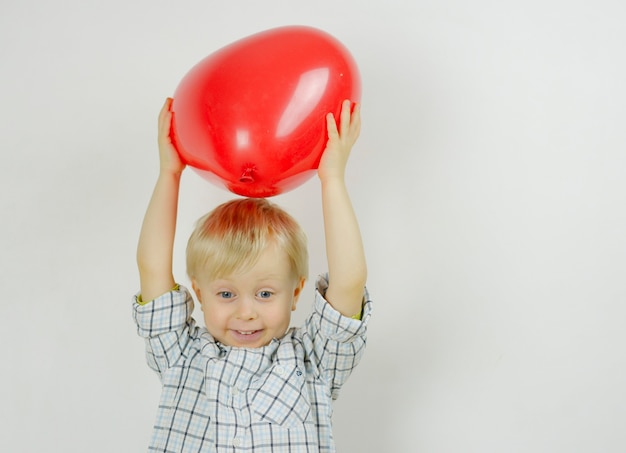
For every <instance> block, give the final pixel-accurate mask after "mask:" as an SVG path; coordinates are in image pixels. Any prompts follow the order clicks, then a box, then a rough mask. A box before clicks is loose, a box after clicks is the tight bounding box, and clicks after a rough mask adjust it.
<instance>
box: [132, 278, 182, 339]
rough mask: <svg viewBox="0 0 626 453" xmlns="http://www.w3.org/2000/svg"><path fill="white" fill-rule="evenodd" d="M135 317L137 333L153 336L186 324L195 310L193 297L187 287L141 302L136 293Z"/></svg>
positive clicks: (143, 335)
mask: <svg viewBox="0 0 626 453" xmlns="http://www.w3.org/2000/svg"><path fill="white" fill-rule="evenodd" d="M133 299H134V303H133V319H134V320H135V323H136V324H137V333H138V334H139V335H140V336H142V337H153V336H156V335H160V334H162V333H165V332H170V331H173V330H178V329H180V328H182V327H183V326H185V324H186V323H187V320H188V319H189V318H190V317H191V313H192V312H193V298H192V297H191V294H190V293H189V291H188V290H187V288H185V287H183V286H180V287H177V288H174V289H173V290H172V291H170V292H167V293H165V294H163V295H161V296H159V297H157V298H156V299H154V300H152V301H150V302H149V303H141V302H140V299H139V295H138V294H137V295H135V297H134V298H133Z"/></svg>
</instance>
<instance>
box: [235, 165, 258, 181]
mask: <svg viewBox="0 0 626 453" xmlns="http://www.w3.org/2000/svg"><path fill="white" fill-rule="evenodd" d="M255 170H256V168H255V167H254V165H248V166H246V167H245V168H244V169H243V173H242V174H241V176H240V177H239V182H241V183H244V184H249V183H252V182H254V175H253V173H254V171H255Z"/></svg>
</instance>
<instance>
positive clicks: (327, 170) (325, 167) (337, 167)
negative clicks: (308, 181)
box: [317, 100, 361, 181]
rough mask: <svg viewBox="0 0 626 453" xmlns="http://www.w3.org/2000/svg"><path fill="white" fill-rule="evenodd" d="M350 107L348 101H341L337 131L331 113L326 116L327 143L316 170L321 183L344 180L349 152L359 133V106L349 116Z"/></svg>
mask: <svg viewBox="0 0 626 453" xmlns="http://www.w3.org/2000/svg"><path fill="white" fill-rule="evenodd" d="M351 105H352V103H351V102H350V101H349V100H345V101H343V104H342V105H341V116H340V118H339V130H337V123H336V122H335V117H334V115H333V114H332V113H329V114H328V115H326V125H327V128H328V142H326V149H325V150H324V154H322V159H321V160H320V164H319V167H318V170H317V174H318V176H319V178H320V180H322V181H327V180H329V179H333V178H338V179H340V180H343V178H344V174H345V169H346V164H347V162H348V157H349V156H350V151H351V150H352V146H353V145H354V143H355V142H356V140H357V138H358V137H359V133H360V131H361V106H360V105H359V104H356V105H355V106H354V111H353V112H352V114H350V107H351Z"/></svg>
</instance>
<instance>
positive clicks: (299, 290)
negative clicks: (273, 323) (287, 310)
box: [291, 277, 306, 311]
mask: <svg viewBox="0 0 626 453" xmlns="http://www.w3.org/2000/svg"><path fill="white" fill-rule="evenodd" d="M305 283H306V278H304V277H300V280H299V281H298V284H297V285H296V287H295V289H294V290H293V299H292V303H291V311H295V309H296V305H297V304H298V299H299V298H300V294H301V293H302V289H303V288H304V284H305Z"/></svg>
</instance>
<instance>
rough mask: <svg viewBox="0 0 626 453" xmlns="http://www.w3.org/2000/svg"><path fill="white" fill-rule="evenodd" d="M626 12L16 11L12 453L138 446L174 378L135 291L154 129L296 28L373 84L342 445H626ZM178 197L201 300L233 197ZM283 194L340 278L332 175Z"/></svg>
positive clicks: (613, 4)
mask: <svg viewBox="0 0 626 453" xmlns="http://www.w3.org/2000/svg"><path fill="white" fill-rule="evenodd" d="M625 5H626V4H625V3H624V2H623V1H621V0H598V1H595V2H585V1H565V0H541V1H539V0H528V1H525V2H519V1H510V0H504V1H488V0H478V1H475V2H467V1H463V0H439V1H433V0H405V1H401V0H388V1H385V2H382V1H380V2H363V1H357V0H346V1H329V0H318V1H307V2H303V1H279V0H264V1H253V0H249V1H232V2H211V1H209V0H203V1H199V0H197V1H191V0H189V1H180V2H173V1H154V0H151V1H148V0H143V1H132V2H131V1H121V0H111V1H108V2H95V1H92V2H88V1H78V0H73V1H65V2H46V1H43V0H39V1H36V2H18V1H8V2H7V1H4V2H3V3H2V5H1V6H0V66H1V70H0V92H1V94H0V100H1V102H2V103H1V105H0V149H1V151H0V152H1V156H2V157H1V162H2V171H1V176H0V197H1V198H0V200H1V205H0V210H1V212H2V214H1V215H2V222H1V224H0V225H1V226H0V233H1V234H0V254H1V259H0V266H1V267H0V279H1V280H0V284H1V285H0V286H1V287H2V290H3V297H2V299H1V302H0V323H1V324H0V345H1V348H2V349H1V351H2V352H1V359H0V368H1V372H0V379H1V380H2V381H1V385H0V398H1V399H0V407H1V409H0V451H2V452H11V453H22V452H29V453H30V452H38V451H63V452H68V453H69V452H81V453H82V452H85V451H89V452H111V451H120V452H137V451H145V448H146V445H147V442H148V438H149V435H150V431H151V424H152V421H153V417H154V413H155V407H156V404H157V400H158V394H159V384H158V380H157V378H156V377H155V376H154V375H153V373H152V372H151V371H150V370H149V369H148V368H147V366H146V365H145V363H144V360H143V344H142V342H141V340H140V339H139V338H137V337H136V336H135V328H134V326H133V323H132V320H131V316H130V298H131V295H132V294H133V293H134V292H135V291H136V290H137V285H138V283H137V272H136V269H135V263H134V253H135V244H136V240H137V236H138V233H139V227H140V223H141V219H142V216H143V212H144V209H145V206H146V203H147V201H148V198H149V195H150V192H151V190H152V186H153V183H154V181H155V177H156V172H157V150H156V143H155V142H156V117H157V113H158V110H159V108H160V106H161V104H162V102H163V99H164V98H165V97H166V96H169V95H171V94H172V93H173V91H174V89H175V87H176V85H177V83H178V81H179V80H180V78H181V77H182V76H183V75H184V73H185V72H186V71H187V70H188V69H189V68H190V67H191V66H192V65H193V64H195V63H196V62H197V61H198V60H199V59H201V58H203V57H204V56H206V55H207V54H208V53H210V52H212V51H213V50H216V49H217V48H219V47H221V46H223V45H225V44H227V43H229V42H231V41H233V40H236V39H238V38H241V37H243V36H246V35H249V34H251V33H254V32H257V31H260V30H263V29H266V28H271V27H275V26H281V25H290V24H307V25H313V26H316V27H318V28H322V29H324V30H326V31H328V32H330V33H332V34H334V35H335V36H336V37H338V38H339V39H340V40H342V41H343V42H344V43H345V44H346V45H347V46H348V47H349V48H350V50H351V51H352V53H353V54H354V56H355V58H356V59H357V61H358V63H359V66H360V68H361V72H362V77H363V84H364V87H363V89H364V95H363V109H364V113H363V115H364V130H363V133H362V136H361V139H360V141H359V144H358V145H357V147H356V149H355V153H354V157H353V159H352V161H351V163H350V170H349V171H350V174H349V179H350V181H349V183H350V187H351V189H352V194H353V198H354V203H355V206H356V209H357V211H358V214H359V217H360V220H361V223H362V227H363V234H364V237H365V241H366V246H367V254H368V259H369V268H370V282H369V287H370V290H371V293H372V295H373V296H374V299H375V301H376V312H375V318H374V319H373V321H372V324H371V330H370V340H369V349H368V352H367V354H366V357H365V359H364V360H363V362H362V364H361V365H360V367H359V368H358V369H357V371H356V372H355V374H354V375H353V378H352V379H351V381H350V383H349V384H348V385H347V386H346V387H345V389H344V392H343V395H342V397H341V398H340V400H339V401H338V402H337V405H336V410H335V433H336V438H337V444H338V448H339V451H341V452H364V453H369V452H372V453H374V452H376V453H377V452H381V451H393V452H426V453H447V452H451V453H452V452H453V453H458V452H464V453H465V452H481V453H485V452H488V453H491V452H494V453H495V452H498V453H499V452H513V453H514V452H533V453H537V452H547V453H548V452H549V453H553V452H568V453H569V452H623V451H626V430H624V425H625V424H626V394H625V390H624V380H625V377H626V376H625V374H626V354H625V352H624V345H625V344H626V332H625V330H624V328H623V324H624V320H625V319H626V307H625V299H626V285H625V283H624V282H625V281H626V278H624V277H625V272H626V240H625V233H624V232H625V231H626V211H625V206H626V204H625V201H626V200H625V197H626V178H624V174H625V170H626V127H625V124H626V107H625V105H626V88H625V87H626V84H625V83H624V81H625V80H626V63H625V60H624V43H625V42H626V28H625V27H624V22H625V21H626V6H625ZM181 197H182V201H181V213H180V227H179V234H180V241H179V242H178V243H177V250H176V261H177V262H176V266H177V275H178V276H179V280H181V281H184V265H183V252H184V250H183V244H184V242H185V241H186V236H187V235H188V233H189V231H190V229H191V227H192V224H193V222H194V221H195V219H196V218H197V217H198V216H200V215H201V214H202V213H204V212H205V211H206V210H208V209H209V208H211V207H212V206H214V205H215V204H216V203H218V202H221V201H223V200H226V199H228V198H231V194H229V193H228V192H225V191H223V190H221V189H219V188H217V187H214V186H212V185H210V184H209V183H207V182H205V181H204V180H201V179H200V178H199V177H197V176H196V175H195V174H194V173H193V172H187V174H186V176H185V179H184V182H183V187H182V194H181ZM275 201H277V202H278V203H280V204H281V205H282V206H284V207H285V208H287V209H288V210H289V211H291V212H292V213H293V214H294V215H295V216H296V217H297V218H298V219H299V220H300V221H301V222H302V223H303V225H304V227H305V229H306V230H307V232H308V234H309V237H310V242H311V253H312V255H313V259H312V271H313V275H315V274H316V273H319V272H322V271H323V270H324V257H323V236H322V228H321V227H322V225H321V219H320V207H319V196H318V183H317V181H315V180H312V181H310V182H308V183H306V184H305V185H303V186H301V187H300V188H298V189H296V190H294V191H292V192H290V193H288V194H285V195H283V196H280V197H277V198H276V199H275ZM307 291H308V292H309V294H312V289H311V286H308V290H307ZM306 309H307V306H306V304H304V305H303V306H301V307H300V310H301V311H302V312H301V313H299V315H298V316H299V317H302V316H304V313H303V312H305V311H306ZM298 319H300V318H298Z"/></svg>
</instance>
